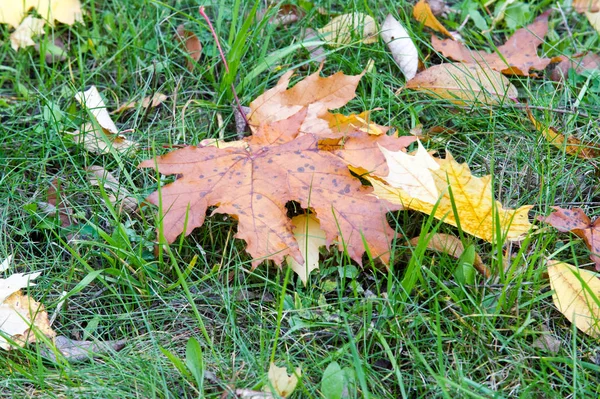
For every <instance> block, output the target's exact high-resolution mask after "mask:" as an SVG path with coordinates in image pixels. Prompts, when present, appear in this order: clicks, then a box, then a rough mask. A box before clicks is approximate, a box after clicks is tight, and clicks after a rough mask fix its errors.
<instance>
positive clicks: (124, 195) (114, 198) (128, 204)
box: [87, 165, 138, 212]
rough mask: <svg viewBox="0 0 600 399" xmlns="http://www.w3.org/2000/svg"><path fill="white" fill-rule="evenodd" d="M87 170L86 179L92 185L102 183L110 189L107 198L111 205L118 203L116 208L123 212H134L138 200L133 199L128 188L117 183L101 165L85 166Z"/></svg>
mask: <svg viewBox="0 0 600 399" xmlns="http://www.w3.org/2000/svg"><path fill="white" fill-rule="evenodd" d="M87 171H88V172H89V175H88V179H89V181H90V184H91V185H92V186H100V185H102V186H103V187H104V188H106V189H108V190H110V191H111V192H112V194H109V196H108V199H109V200H110V202H111V203H112V204H113V205H116V204H119V207H118V209H119V210H124V211H125V212H134V211H135V210H136V209H137V206H138V201H137V199H135V198H134V197H133V196H132V195H131V193H130V192H129V190H127V188H125V187H124V186H123V185H121V184H120V183H119V181H118V180H117V178H116V177H114V176H113V175H112V173H110V172H109V171H107V170H105V169H104V168H102V167H101V166H96V165H93V166H90V167H89V168H87Z"/></svg>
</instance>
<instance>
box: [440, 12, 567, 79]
mask: <svg viewBox="0 0 600 399" xmlns="http://www.w3.org/2000/svg"><path fill="white" fill-rule="evenodd" d="M550 12H551V11H550V10H548V11H546V12H544V13H543V14H542V15H540V16H538V17H537V18H536V19H535V20H534V21H533V23H532V24H531V25H529V26H527V27H525V28H521V29H519V30H517V31H516V32H515V33H514V34H513V35H512V36H511V37H510V38H509V39H508V40H507V42H506V43H505V44H503V45H501V46H499V47H498V49H497V51H496V52H494V53H487V52H485V51H477V50H470V49H469V48H467V47H466V46H465V45H464V44H462V43H460V42H457V41H454V40H449V39H444V40H440V39H438V38H437V37H435V36H432V37H431V44H432V45H433V48H434V49H435V50H437V51H439V52H441V53H442V54H443V55H444V56H445V57H448V58H450V59H453V60H455V61H461V62H467V63H475V64H479V65H481V66H486V67H488V68H491V69H494V70H496V71H500V72H502V73H503V74H505V75H521V76H527V75H530V76H536V75H535V74H534V73H531V74H530V71H531V70H532V69H533V70H538V71H541V70H543V69H545V68H546V67H547V66H548V64H550V63H551V62H557V61H559V59H550V58H540V57H539V56H538V54H537V48H538V47H539V46H540V44H542V42H543V40H544V36H546V33H547V32H548V17H549V15H550Z"/></svg>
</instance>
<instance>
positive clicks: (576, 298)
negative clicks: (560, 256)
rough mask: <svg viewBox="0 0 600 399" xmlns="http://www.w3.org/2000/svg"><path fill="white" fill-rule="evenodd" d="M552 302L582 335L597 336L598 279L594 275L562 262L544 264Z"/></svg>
mask: <svg viewBox="0 0 600 399" xmlns="http://www.w3.org/2000/svg"><path fill="white" fill-rule="evenodd" d="M548 263H549V264H548V276H549V278H550V286H551V287H552V289H553V290H554V293H553V294H552V301H553V302H554V305H556V307H557V308H558V310H559V311H560V312H561V313H562V314H563V315H565V317H566V318H567V319H568V320H569V321H570V322H571V323H574V324H575V325H576V326H577V328H578V329H579V330H581V331H582V332H583V333H585V334H587V335H589V336H592V337H594V338H598V337H600V323H599V320H600V306H598V299H599V298H600V280H599V279H598V277H597V276H596V274H595V273H592V272H590V271H588V270H585V269H580V268H578V267H575V266H573V265H570V264H568V263H564V262H558V261H550V262H548Z"/></svg>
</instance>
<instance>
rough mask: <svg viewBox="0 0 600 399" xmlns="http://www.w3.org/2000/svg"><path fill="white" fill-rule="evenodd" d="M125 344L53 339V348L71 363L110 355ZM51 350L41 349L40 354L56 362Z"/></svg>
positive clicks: (62, 338) (122, 341)
mask: <svg viewBox="0 0 600 399" xmlns="http://www.w3.org/2000/svg"><path fill="white" fill-rule="evenodd" d="M125 344H126V341H125V340H118V341H104V342H95V341H77V340H73V339H69V338H67V337H65V336H62V335H59V336H58V337H56V338H55V339H54V348H56V350H58V352H60V354H61V355H62V356H63V357H64V358H65V359H66V360H67V361H69V362H71V363H75V362H82V361H85V360H89V359H91V358H93V357H94V356H98V355H102V354H104V353H110V352H112V351H115V352H118V351H120V350H121V349H123V348H124V347H125ZM54 348H52V349H54ZM52 349H50V348H43V349H42V351H41V353H42V355H43V356H44V357H46V358H48V359H51V360H53V361H57V357H56V354H55V352H54V350H52Z"/></svg>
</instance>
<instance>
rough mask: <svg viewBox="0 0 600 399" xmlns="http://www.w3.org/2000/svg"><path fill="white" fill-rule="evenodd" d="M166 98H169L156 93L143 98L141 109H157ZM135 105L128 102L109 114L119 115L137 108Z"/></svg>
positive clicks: (133, 102)
mask: <svg viewBox="0 0 600 399" xmlns="http://www.w3.org/2000/svg"><path fill="white" fill-rule="evenodd" d="M167 98H169V96H167V95H165V94H162V93H160V92H156V93H154V94H153V95H152V96H147V97H144V98H143V99H142V103H141V107H142V108H144V109H146V108H148V107H152V108H155V107H158V106H159V105H160V104H162V103H163V101H165V100H166V99H167ZM137 105H138V102H137V101H129V102H127V103H125V104H122V105H120V106H119V108H117V109H115V110H114V111H112V112H111V114H118V113H121V112H123V111H126V110H128V109H132V108H135V107H137Z"/></svg>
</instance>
